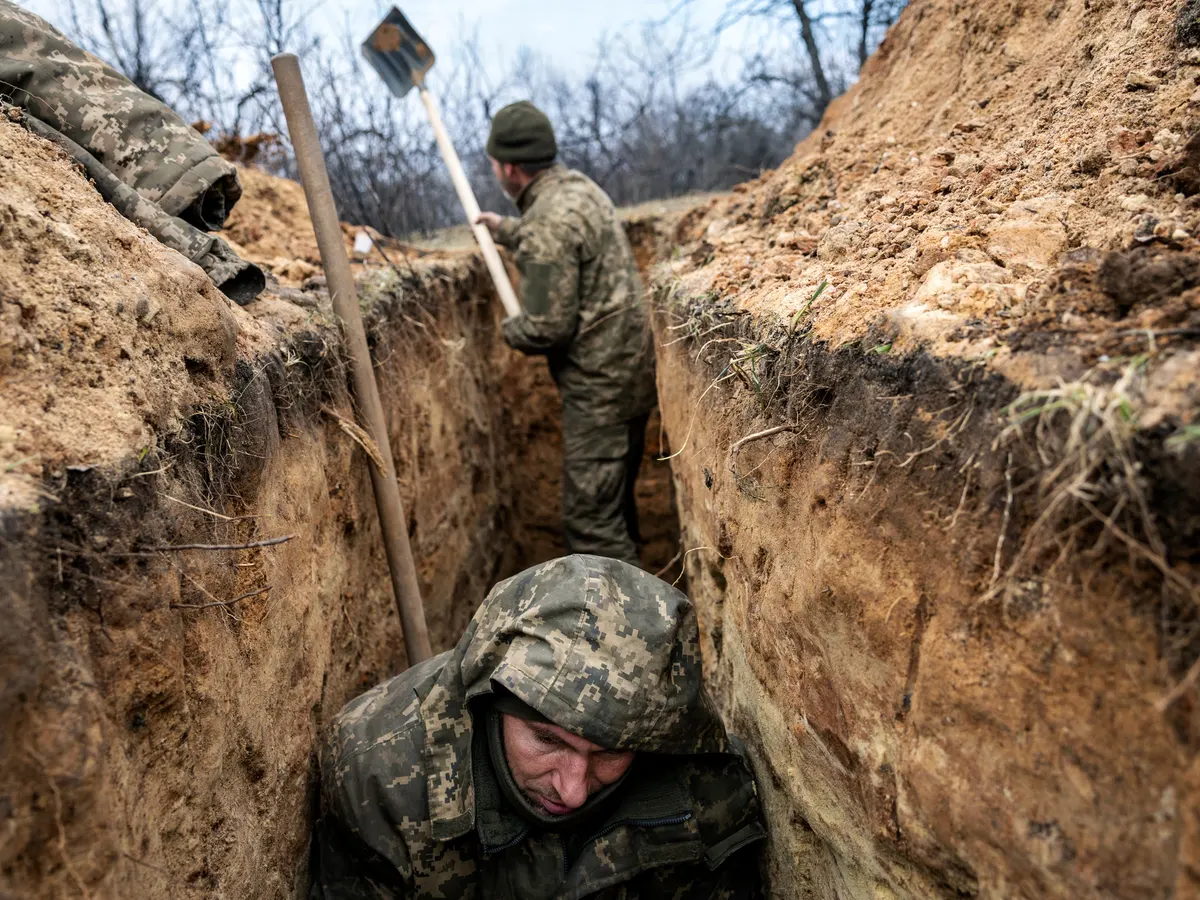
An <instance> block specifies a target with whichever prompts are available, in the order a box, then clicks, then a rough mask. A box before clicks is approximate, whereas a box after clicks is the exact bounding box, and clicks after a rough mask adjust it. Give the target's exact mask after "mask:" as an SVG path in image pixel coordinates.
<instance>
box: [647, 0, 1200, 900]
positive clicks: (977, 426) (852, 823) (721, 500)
mask: <svg viewBox="0 0 1200 900" xmlns="http://www.w3.org/2000/svg"><path fill="white" fill-rule="evenodd" d="M1180 8H1181V4H1178V3H1139V4H1136V5H1133V6H1131V5H1129V4H1124V3H1099V4H1098V3H1094V2H1086V3H1085V2H1079V3H1075V2H1056V3H1043V4H1035V5H1034V6H1032V7H1031V6H1029V5H1028V4H1026V5H1020V4H1009V3H1005V2H998V3H983V4H973V5H965V6H964V5H961V4H952V3H946V2H937V0H930V2H924V0H916V2H914V3H913V4H912V5H911V6H910V7H909V8H908V9H907V11H906V12H905V13H904V15H903V16H902V18H901V20H900V22H899V23H898V24H897V25H896V26H895V27H894V28H893V29H892V32H891V33H890V34H889V36H888V38H887V39H886V41H885V42H884V44H883V46H882V47H881V48H880V51H879V52H878V53H877V54H876V56H875V57H874V58H873V59H872V60H871V62H870V63H868V65H867V67H866V68H865V69H864V72H863V77H862V79H861V81H860V83H859V84H858V85H857V86H856V87H855V88H854V89H853V90H852V91H850V92H849V93H848V94H847V95H846V96H845V97H843V98H841V99H840V100H838V101H837V102H836V104H835V106H834V107H833V108H832V109H831V110H830V112H829V114H828V115H827V117H826V119H825V121H824V122H823V123H822V126H821V128H820V129H818V131H817V132H816V133H815V134H814V135H813V136H812V137H811V138H809V139H808V140H806V141H805V142H804V143H802V144H801V145H800V146H799V147H798V148H797V150H796V153H795V155H794V156H793V157H792V159H791V160H789V161H788V162H787V163H786V164H785V165H784V166H782V167H781V168H780V169H779V170H778V171H777V172H773V173H769V174H767V175H765V176H764V177H763V178H761V179H759V180H758V181H756V182H753V183H751V184H749V185H746V186H744V187H743V188H742V189H740V190H738V191H736V192H735V193H734V195H733V196H731V197H729V198H726V199H722V198H717V199H715V200H713V201H711V202H710V204H709V205H708V206H707V207H704V208H700V209H697V210H696V211H694V212H693V213H692V214H690V215H688V216H686V217H685V218H684V219H683V220H682V222H681V223H680V225H679V227H678V229H677V232H676V237H677V239H678V241H679V242H680V243H681V244H682V246H680V247H679V250H678V252H677V253H676V254H675V257H674V259H673V260H672V261H671V262H670V263H669V264H665V265H664V266H663V268H662V269H661V270H660V274H659V277H658V284H659V301H660V305H659V317H658V331H659V338H660V346H661V352H660V356H659V380H660V385H659V387H660V396H662V397H664V398H667V400H666V401H665V402H664V404H663V418H664V423H665V426H666V430H667V433H668V435H669V436H670V439H671V443H672V445H673V446H674V447H675V448H677V451H678V454H679V455H678V456H676V458H675V459H674V461H673V465H674V471H675V477H676V489H677V496H678V498H679V506H680V516H681V519H682V521H683V523H684V537H683V545H684V547H685V550H687V551H688V552H687V555H686V557H685V559H686V568H687V576H688V585H689V592H690V594H691V596H692V597H693V598H694V599H695V600H696V601H697V603H698V605H699V608H700V609H701V612H702V617H703V622H704V643H705V646H704V650H705V662H706V666H707V667H708V671H709V673H710V681H711V683H712V685H713V686H714V688H715V689H716V690H717V692H718V694H719V695H720V696H721V700H722V703H723V706H724V708H725V710H726V712H727V713H728V715H729V717H730V719H731V720H732V721H733V723H734V724H735V726H736V728H737V729H738V730H739V731H741V732H742V733H744V734H745V735H746V736H747V738H748V740H749V743H750V746H751V750H752V753H753V755H754V757H755V760H756V762H757V763H758V766H759V774H760V783H761V786H762V789H763V795H764V799H765V803H766V806H767V810H768V816H769V819H770V822H771V826H772V828H771V831H772V846H771V853H770V858H771V871H772V875H773V889H774V892H775V893H776V894H777V895H779V896H788V897H805V898H808V897H813V898H817V897H820V898H825V897H835V896H836V897H852V898H878V897H888V898H891V897H905V898H907V897H912V898H918V897H920V898H927V897H947V898H949V897H960V896H978V897H989V898H1002V897H1003V898H1013V897H1027V898H1035V897H1063V898H1068V897H1069V898H1081V897H1129V898H1134V897H1139V898H1145V897H1162V898H1167V897H1191V896H1197V895H1198V893H1200V869H1197V868H1196V860H1197V858H1198V855H1200V843H1198V832H1197V828H1196V818H1195V815H1194V813H1193V812H1192V810H1194V809H1195V808H1196V805H1197V795H1196V793H1195V791H1196V788H1197V780H1196V772H1197V765H1198V764H1197V763H1196V754H1197V749H1200V742H1198V738H1200V731H1198V730H1197V725H1198V724H1200V720H1198V719H1197V705H1196V699H1197V698H1196V695H1195V691H1194V684H1193V683H1192V681H1191V680H1188V679H1189V678H1191V679H1193V680H1194V672H1195V671H1196V670H1195V669H1194V668H1193V666H1194V665H1195V664H1196V660H1197V658H1198V657H1200V629H1198V628H1197V621H1198V615H1197V602H1198V601H1200V592H1198V590H1197V587H1196V586H1197V582H1198V581H1200V576H1198V573H1197V566H1198V563H1200V558H1198V557H1197V547H1198V546H1200V540H1198V538H1200V482H1198V481H1197V477H1196V472H1197V471H1200V450H1198V447H1197V441H1196V434H1195V424H1196V422H1197V410H1198V406H1200V403H1198V401H1200V396H1198V394H1197V390H1198V388H1197V381H1196V378H1195V373H1196V371H1197V363H1198V362H1200V353H1198V352H1197V338H1198V337H1200V327H1198V326H1200V292H1198V291H1197V290H1196V285H1197V281H1196V274H1195V273H1196V271H1197V262H1196V261H1197V259H1200V256H1198V255H1197V254H1198V251H1200V246H1198V245H1197V242H1196V239H1195V236H1196V235H1197V234H1198V233H1200V213H1198V212H1197V210H1198V207H1197V206H1196V204H1195V202H1194V199H1193V196H1192V195H1193V194H1194V193H1195V186H1194V185H1193V182H1192V181H1191V179H1192V177H1193V176H1192V174H1191V172H1192V171H1193V170H1192V162H1191V155H1192V154H1193V153H1194V150H1192V149H1189V148H1190V147H1191V143H1192V142H1191V139H1190V137H1189V136H1190V135H1191V134H1193V133H1194V132H1195V130H1196V129H1197V128H1198V127H1200V120H1198V119H1197V118H1196V110H1197V108H1198V107H1197V105H1196V104H1197V100H1196V99H1194V98H1193V96H1192V95H1193V93H1194V92H1195V91H1196V84H1197V75H1198V74H1200V69H1198V68H1197V65H1198V64H1200V56H1196V55H1195V53H1194V51H1191V50H1188V49H1186V48H1182V47H1178V46H1176V45H1174V33H1175V27H1174V26H1175V21H1176V15H1177V13H1178V12H1179V10H1180ZM822 283H824V284H825V287H824V288H823V289H821V285H822ZM773 429H774V430H773ZM1181 682H1182V685H1181Z"/></svg>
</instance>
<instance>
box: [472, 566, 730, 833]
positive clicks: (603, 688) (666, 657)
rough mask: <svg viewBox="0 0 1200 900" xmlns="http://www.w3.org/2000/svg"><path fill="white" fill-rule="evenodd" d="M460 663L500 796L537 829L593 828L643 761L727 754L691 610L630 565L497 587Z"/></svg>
mask: <svg viewBox="0 0 1200 900" xmlns="http://www.w3.org/2000/svg"><path fill="white" fill-rule="evenodd" d="M458 652H459V653H461V660H462V661H461V663H460V664H459V676H460V678H461V680H462V684H463V685H464V687H465V688H466V694H467V696H468V697H469V698H471V699H472V700H473V701H474V702H477V703H478V706H477V707H476V714H477V718H476V719H475V722H476V725H477V726H482V727H483V729H484V732H483V733H478V732H477V735H478V736H479V737H480V738H481V739H482V738H484V737H486V745H487V753H488V755H489V757H490V759H491V760H492V763H493V770H494V772H495V773H496V775H497V780H498V786H499V788H500V790H501V791H502V793H503V794H504V796H505V797H506V798H507V799H508V800H509V802H510V803H511V804H512V806H514V807H515V808H516V809H517V810H518V811H520V812H521V813H522V814H524V815H526V816H527V817H531V818H534V819H535V820H537V821H544V820H545V819H546V818H547V817H549V818H552V819H555V820H557V822H556V823H555V827H559V826H564V825H570V823H572V822H577V821H581V820H583V819H586V818H590V817H592V816H594V815H595V814H596V813H597V811H598V810H599V809H601V808H602V807H604V806H606V805H607V804H608V803H609V802H610V801H611V800H612V799H613V798H614V797H615V796H616V795H617V794H618V793H619V792H621V791H622V790H623V786H624V783H625V780H626V775H627V774H630V773H633V772H634V770H635V769H637V768H638V763H637V762H636V761H635V760H636V757H637V756H639V755H642V754H650V755H653V756H661V755H664V754H665V755H687V754H693V753H714V752H715V753H722V752H725V751H726V748H727V738H726V734H725V728H724V725H723V724H722V723H721V720H720V716H719V715H718V714H717V711H716V708H715V707H714V706H713V704H712V701H711V699H710V698H709V697H708V695H707V693H706V692H705V690H704V686H703V680H702V677H701V669H700V650H699V632H698V628H697V623H696V615H695V610H694V609H693V608H692V605H691V603H690V602H689V601H688V599H687V598H686V597H685V596H684V595H683V594H682V593H680V592H679V591H677V590H676V589H675V588H674V587H672V586H671V585H669V584H667V583H665V582H663V581H661V580H659V579H658V578H655V577H654V576H653V575H651V574H650V573H648V572H645V571H643V570H641V569H639V568H637V567H636V566H632V565H630V564H628V563H625V562H621V561H619V560H614V559H606V558H604V557H599V556H582V555H576V556H567V557H563V558H561V559H557V560H551V561H549V562H546V563H542V564H540V565H538V566H534V567H533V568H530V569H526V570H525V571H524V572H522V573H520V574H519V575H515V576H513V577H512V578H509V579H507V580H505V581H502V582H500V583H499V584H498V585H496V587H494V588H493V589H492V592H491V593H490V594H489V595H488V598H487V599H486V600H485V601H484V603H483V604H482V605H481V606H480V608H479V610H478V612H476V614H475V618H474V619H473V620H472V623H471V626H470V628H469V629H468V631H467V633H466V634H465V635H464V640H463V642H462V643H461V644H460V649H459V651H458ZM635 777H636V776H635Z"/></svg>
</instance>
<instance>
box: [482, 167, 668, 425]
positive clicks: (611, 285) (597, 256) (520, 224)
mask: <svg viewBox="0 0 1200 900" xmlns="http://www.w3.org/2000/svg"><path fill="white" fill-rule="evenodd" d="M517 206H518V208H519V209H520V210H521V217H520V218H519V219H517V218H512V217H506V218H505V219H503V220H502V223H501V226H500V229H499V231H498V232H497V234H496V242H497V243H499V244H501V245H503V246H505V247H508V248H509V249H510V250H513V251H514V252H515V254H516V263H517V268H518V270H519V271H520V273H521V305H522V307H523V309H524V312H523V313H522V314H521V315H519V316H514V317H512V318H510V319H508V320H506V321H505V323H504V339H505V340H506V341H507V342H508V343H509V345H510V346H512V347H514V348H515V349H517V350H520V351H521V352H523V353H531V354H532V353H540V354H545V355H546V357H547V359H548V361H549V364H550V372H551V374H552V375H553V376H554V380H555V381H556V382H557V383H558V388H559V391H560V393H561V394H562V401H563V427H564V430H565V431H568V432H572V431H578V430H581V429H585V428H587V427H588V426H589V425H615V424H617V423H619V422H623V421H625V420H627V419H631V418H634V417H635V416H640V415H642V414H644V413H647V412H649V411H650V409H651V408H652V407H653V406H654V342H653V340H652V337H651V333H650V317H649V308H648V306H647V304H646V297H645V291H644V290H643V288H642V281H641V277H640V276H639V275H638V270H637V262H636V261H635V259H634V256H633V248H632V247H630V245H629V239H628V238H627V237H626V236H625V229H624V228H623V227H622V226H621V222H620V219H619V218H618V216H617V211H616V209H614V208H613V204H612V201H611V200H609V199H608V196H607V195H606V194H605V193H604V191H602V190H601V189H600V188H599V187H598V186H597V185H596V184H595V183H594V182H593V181H592V180H591V179H589V178H588V177H587V176H585V175H581V174H580V173H579V172H572V171H571V170H569V169H567V168H565V167H564V166H554V167H552V168H550V169H548V170H546V171H544V172H542V173H540V174H539V175H538V176H537V177H536V178H535V179H534V180H533V181H532V182H531V183H530V184H529V185H528V186H527V187H526V188H525V190H524V192H523V193H522V194H521V196H520V197H519V198H518V200H517Z"/></svg>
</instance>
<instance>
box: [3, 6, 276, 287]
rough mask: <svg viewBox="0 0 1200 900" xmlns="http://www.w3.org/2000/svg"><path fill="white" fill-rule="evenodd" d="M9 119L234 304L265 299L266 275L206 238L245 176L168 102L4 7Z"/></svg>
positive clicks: (5, 102) (26, 14) (30, 17)
mask: <svg viewBox="0 0 1200 900" xmlns="http://www.w3.org/2000/svg"><path fill="white" fill-rule="evenodd" d="M10 104H11V105H10ZM0 109H2V110H3V112H4V114H5V117H6V118H9V119H11V120H13V121H17V122H20V123H21V124H22V125H24V126H25V127H26V128H28V129H29V130H30V131H32V132H34V133H35V134H37V135H39V136H41V137H43V138H46V139H47V140H50V141H53V142H54V143H56V144H57V145H58V146H59V147H61V148H62V149H63V150H65V151H66V152H67V153H68V154H70V155H71V156H72V157H74V158H75V160H76V161H77V162H78V163H79V164H80V165H81V166H83V168H84V170H85V171H86V172H87V174H88V177H89V178H91V179H92V181H93V182H94V183H95V185H96V188H97V190H99V191H100V194H101V196H103V197H104V199H105V200H107V201H108V202H109V203H111V204H112V205H113V206H115V207H116V208H117V210H118V211H119V212H120V213H121V214H122V215H123V216H125V218H127V219H129V220H130V221H131V222H133V223H135V224H137V225H140V226H141V227H142V228H145V229H146V230H147V231H149V232H150V233H151V234H152V235H154V236H155V237H156V238H157V239H158V240H159V241H161V242H162V243H163V244H165V245H167V246H168V247H170V248H172V249H173V250H176V251H178V252H179V253H182V254H183V255H184V256H186V257H187V258H188V259H190V260H191V261H192V262H194V263H196V264H197V265H199V266H200V267H201V268H202V269H204V271H205V272H206V273H207V274H208V276H209V277H210V278H211V279H212V280H213V283H214V284H216V285H217V287H219V288H220V289H221V290H222V291H223V292H224V293H225V294H226V295H227V296H228V297H229V298H230V299H232V300H234V301H236V302H238V303H241V304H245V303H249V302H250V301H251V300H253V299H254V298H255V297H256V296H258V294H259V293H261V292H262V290H263V288H264V287H265V286H266V278H265V276H264V275H263V273H262V270H260V269H259V268H258V267H257V266H255V265H254V264H253V263H250V262H247V261H246V260H244V259H241V258H240V257H239V256H237V254H235V253H234V252H233V250H232V248H230V246H229V245H228V244H227V243H225V241H223V240H221V239H220V238H218V237H214V236H213V235H209V234H205V233H204V231H202V230H201V229H205V228H220V227H221V226H222V225H223V224H224V222H225V216H226V215H227V213H228V212H229V209H230V208H231V207H232V206H233V204H234V203H235V202H236V201H237V199H238V197H239V196H240V195H241V191H242V188H241V184H240V183H239V182H238V178H237V170H236V169H234V167H233V166H232V165H230V164H229V163H227V162H226V161H225V160H223V159H221V157H220V156H219V155H217V152H216V151H215V150H213V148H212V147H211V146H210V145H209V143H208V142H207V141H206V140H204V138H203V137H201V136H200V134H198V133H197V132H196V131H195V130H193V129H191V128H189V127H188V126H186V125H185V124H184V123H183V121H182V120H181V119H180V118H179V117H178V116H177V115H175V113H174V112H172V111H171V110H170V109H169V108H167V107H166V106H164V105H163V104H162V103H161V102H159V101H158V100H156V99H154V98H153V97H151V96H149V95H148V94H145V93H143V92H142V91H140V90H138V88H136V87H135V86H134V85H133V84H132V83H131V82H130V81H129V80H128V79H127V78H125V77H124V76H123V75H121V74H120V73H118V72H117V71H116V70H114V69H112V68H110V67H109V66H107V65H105V64H104V63H103V62H101V61H100V60H99V59H97V58H96V57H94V56H91V55H90V54H88V53H85V52H84V51H82V50H80V49H79V48H78V47H76V46H75V45H74V44H72V43H71V42H70V41H68V40H67V39H66V38H65V37H63V36H62V35H61V34H59V32H57V31H56V30H55V29H54V28H52V27H51V26H50V25H49V24H48V23H47V22H45V21H44V20H42V19H39V18H38V17H37V16H35V15H33V14H32V13H29V12H26V11H25V10H23V9H21V8H20V7H18V6H14V5H13V4H12V3H9V2H8V0H0Z"/></svg>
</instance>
